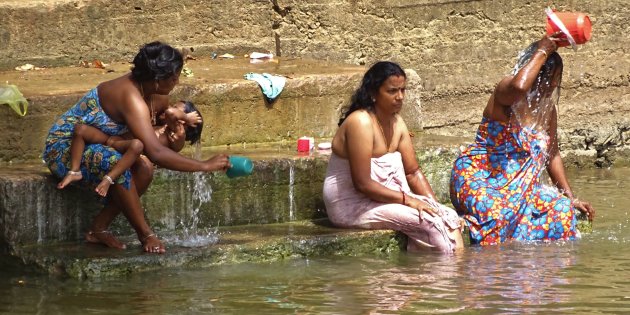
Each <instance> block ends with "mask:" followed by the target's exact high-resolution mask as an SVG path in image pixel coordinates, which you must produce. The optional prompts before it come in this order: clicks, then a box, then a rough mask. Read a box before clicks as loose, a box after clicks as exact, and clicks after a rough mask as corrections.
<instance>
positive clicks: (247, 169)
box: [225, 155, 254, 178]
mask: <svg viewBox="0 0 630 315" xmlns="http://www.w3.org/2000/svg"><path fill="white" fill-rule="evenodd" d="M229 160H230V164H231V165H232V167H230V168H229V169H228V170H227V172H225V174H226V175H227V177H229V178H234V177H239V176H247V175H250V174H251V173H252V171H254V164H253V163H252V160H251V159H249V158H248V157H244V156H238V155H230V157H229Z"/></svg>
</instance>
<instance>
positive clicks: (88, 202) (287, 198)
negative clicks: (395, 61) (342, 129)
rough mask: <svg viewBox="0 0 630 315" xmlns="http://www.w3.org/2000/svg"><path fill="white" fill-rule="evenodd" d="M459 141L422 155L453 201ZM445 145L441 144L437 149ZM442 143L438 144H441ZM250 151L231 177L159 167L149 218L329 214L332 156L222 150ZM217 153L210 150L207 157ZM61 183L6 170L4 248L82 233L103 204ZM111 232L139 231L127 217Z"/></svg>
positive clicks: (170, 222) (33, 171)
mask: <svg viewBox="0 0 630 315" xmlns="http://www.w3.org/2000/svg"><path fill="white" fill-rule="evenodd" d="M449 140H450V141H452V142H453V143H454V144H455V143H459V141H460V140H458V139H448V138H442V139H441V140H436V139H433V138H430V137H427V138H423V137H418V139H417V140H416V141H417V143H416V145H417V147H419V148H423V149H421V150H419V151H418V159H419V162H420V165H422V167H423V171H424V173H425V175H426V176H427V178H428V180H429V182H430V183H432V186H433V189H434V191H435V192H436V194H437V195H438V196H439V198H440V200H441V201H442V202H444V203H448V202H449V198H448V180H449V176H450V169H451V163H452V161H453V160H454V158H455V156H456V154H457V148H456V147H454V146H453V145H452V146H451V147H450V148H449V147H445V143H448V141H449ZM438 143H439V146H437V145H438ZM436 146H437V147H436ZM223 152H226V153H228V154H237V155H245V156H249V157H251V158H252V159H253V160H254V172H253V174H252V175H251V176H249V177H240V178H234V179H229V178H228V177H226V176H225V175H223V174H221V173H216V174H202V173H180V172H173V171H168V170H158V171H156V173H155V176H154V181H153V183H152V185H151V186H150V187H149V190H148V191H147V192H146V194H145V195H144V196H143V197H142V202H143V205H144V207H145V209H146V217H147V219H148V221H149V222H150V224H151V225H152V227H153V228H154V230H155V231H156V232H158V233H167V232H173V231H176V230H182V229H183V228H186V227H190V226H191V225H192V224H193V223H194V224H195V226H196V227H198V228H200V229H207V228H213V227H217V226H231V225H244V224H266V223H282V222H290V221H299V220H310V219H317V218H322V217H325V210H324V203H323V200H322V187H323V180H324V177H325V172H326V165H327V161H328V155H327V154H321V153H318V152H313V153H311V154H309V155H299V154H296V153H295V149H294V146H293V145H291V146H290V147H286V146H285V147H283V146H281V145H274V146H268V147H261V148H241V149H237V148H235V147H232V148H230V149H229V150H226V151H223ZM212 153H213V152H204V153H203V154H202V155H203V156H207V155H209V154H212ZM57 182H58V180H57V179H55V178H53V176H51V175H50V173H49V171H48V170H47V169H46V168H45V167H44V166H43V165H41V164H19V165H7V166H6V167H2V168H0V247H4V251H5V252H8V251H12V250H13V249H15V248H18V247H21V246H25V245H32V244H46V243H50V242H56V241H76V240H80V239H82V238H83V233H84V232H85V231H86V230H87V228H88V226H89V224H90V222H91V220H92V217H93V216H94V215H95V214H96V213H97V212H98V211H100V209H101V208H102V204H101V203H100V200H99V199H98V198H97V197H98V196H97V195H96V194H95V193H94V192H93V191H92V189H91V188H87V187H82V186H71V187H68V188H67V189H65V190H58V189H56V184H57ZM112 230H113V231H115V232H116V233H119V234H121V235H127V234H132V233H133V232H132V230H131V229H130V227H129V224H128V223H127V221H126V220H125V219H124V218H123V217H122V216H121V217H120V218H118V220H117V221H115V222H114V224H113V226H112Z"/></svg>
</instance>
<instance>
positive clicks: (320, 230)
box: [13, 220, 406, 279]
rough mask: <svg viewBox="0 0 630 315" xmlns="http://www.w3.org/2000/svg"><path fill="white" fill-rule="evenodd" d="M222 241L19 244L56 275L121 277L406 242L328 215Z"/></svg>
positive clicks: (239, 232) (239, 231)
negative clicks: (153, 246)
mask: <svg viewBox="0 0 630 315" xmlns="http://www.w3.org/2000/svg"><path fill="white" fill-rule="evenodd" d="M218 237H219V238H218V239H219V241H218V243H216V244H212V245H209V246H206V247H194V248H187V247H173V246H171V247H168V251H167V253H166V254H163V255H155V254H143V253H141V247H140V245H139V243H137V241H136V244H135V245H132V246H129V248H128V249H126V250H112V249H107V248H105V247H102V246H98V245H90V244H76V243H74V244H59V245H52V246H32V247H21V248H19V249H17V250H16V251H15V252H14V253H13V255H14V256H16V257H19V259H20V261H21V263H23V264H25V265H26V266H32V267H35V268H36V269H38V270H40V271H44V272H47V273H50V274H53V275H59V276H70V277H72V278H79V279H91V278H106V277H121V276H126V275H129V274H131V273H136V272H143V271H151V270H159V269H163V268H173V267H207V266H212V265H221V264H234V263H241V262H270V261H278V260H282V259H290V258H300V257H317V256H320V257H321V256H325V255H344V256H359V255H387V254H392V253H397V252H400V251H401V250H404V248H405V247H406V237H404V236H403V235H400V234H397V233H395V232H393V231H365V230H347V229H346V230H341V229H336V228H332V227H330V226H329V223H327V221H326V220H319V221H315V222H310V221H308V222H293V223H285V224H265V225H248V226H239V227H223V228H220V229H219V230H218Z"/></svg>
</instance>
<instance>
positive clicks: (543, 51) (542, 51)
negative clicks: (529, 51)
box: [536, 49, 549, 59]
mask: <svg viewBox="0 0 630 315" xmlns="http://www.w3.org/2000/svg"><path fill="white" fill-rule="evenodd" d="M536 51H540V52H541V53H543V54H545V59H547V57H549V55H547V52H546V51H545V50H544V49H538V50H536Z"/></svg>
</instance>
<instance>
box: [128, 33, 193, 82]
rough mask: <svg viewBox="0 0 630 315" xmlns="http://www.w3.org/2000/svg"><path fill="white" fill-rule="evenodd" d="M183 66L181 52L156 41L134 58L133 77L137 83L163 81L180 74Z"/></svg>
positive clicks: (145, 46) (146, 46)
mask: <svg viewBox="0 0 630 315" xmlns="http://www.w3.org/2000/svg"><path fill="white" fill-rule="evenodd" d="M183 66H184V58H183V57H182V54H181V52H179V50H177V49H175V48H173V47H171V46H169V45H167V44H164V43H162V42H158V41H155V42H151V43H148V44H145V45H144V46H142V48H140V51H138V53H137V54H136V57H135V58H133V68H132V69H131V76H132V77H133V79H134V80H136V81H137V82H145V81H151V80H163V79H167V78H170V77H171V76H173V75H174V74H176V73H179V72H180V71H181V70H182V68H183Z"/></svg>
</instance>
